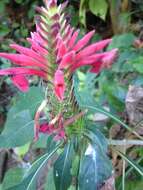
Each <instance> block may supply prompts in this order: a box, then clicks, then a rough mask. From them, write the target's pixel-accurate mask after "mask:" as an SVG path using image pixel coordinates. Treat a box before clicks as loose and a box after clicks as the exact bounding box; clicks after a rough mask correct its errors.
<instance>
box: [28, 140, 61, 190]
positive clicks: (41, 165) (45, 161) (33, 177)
mask: <svg viewBox="0 0 143 190" xmlns="http://www.w3.org/2000/svg"><path fill="white" fill-rule="evenodd" d="M61 144H62V142H61V143H60V144H58V145H57V147H56V148H55V149H54V150H53V151H51V153H47V154H45V155H43V156H41V157H40V158H39V159H38V160H37V161H35V162H34V163H33V165H32V167H31V169H30V170H29V172H28V173H31V172H30V171H33V167H34V166H35V165H36V164H37V163H38V162H40V161H41V160H43V162H42V163H41V164H40V166H39V167H38V168H37V170H36V172H35V173H34V175H33V176H32V178H31V180H30V182H29V184H28V186H27V188H26V190H30V187H31V185H32V183H33V181H34V179H35V178H36V176H37V175H38V173H39V171H40V170H41V168H42V167H43V166H44V165H45V164H46V163H47V161H48V160H49V159H50V158H51V157H52V156H53V154H54V153H55V152H56V151H57V150H58V149H59V147H60V146H61Z"/></svg>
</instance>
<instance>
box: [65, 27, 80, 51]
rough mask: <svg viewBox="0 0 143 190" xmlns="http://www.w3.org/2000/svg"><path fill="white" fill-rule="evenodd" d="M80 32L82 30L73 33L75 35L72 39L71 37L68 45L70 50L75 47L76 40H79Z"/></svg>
mask: <svg viewBox="0 0 143 190" xmlns="http://www.w3.org/2000/svg"><path fill="white" fill-rule="evenodd" d="M79 31H80V30H76V31H75V32H74V33H73V35H72V37H71V39H70V41H69V43H68V46H69V47H70V48H72V47H73V46H74V44H75V42H76V40H77V37H78V34H79Z"/></svg>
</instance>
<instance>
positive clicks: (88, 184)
mask: <svg viewBox="0 0 143 190" xmlns="http://www.w3.org/2000/svg"><path fill="white" fill-rule="evenodd" d="M111 174H112V165H111V162H110V161H109V159H108V157H107V156H106V154H105V155H103V153H101V151H100V149H99V147H98V146H97V145H96V144H95V143H92V144H89V145H88V147H87V149H86V151H85V153H84V155H83V157H82V160H81V164H80V171H79V190H89V189H90V190H95V189H98V188H99V187H100V185H101V184H102V183H103V182H104V181H105V180H106V179H108V178H109V177H110V176H111Z"/></svg>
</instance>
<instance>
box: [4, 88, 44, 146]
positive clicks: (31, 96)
mask: <svg viewBox="0 0 143 190" xmlns="http://www.w3.org/2000/svg"><path fill="white" fill-rule="evenodd" d="M42 99H43V94H42V93H41V92H40V90H39V88H38V87H31V89H30V90H29V92H28V93H25V94H22V93H20V95H19V96H18V101H16V102H15V103H14V105H13V106H12V108H11V109H10V110H9V112H8V115H7V120H6V123H5V127H4V130H3V132H2V134H1V135H0V147H3V148H12V147H17V146H22V145H24V144H26V143H28V142H29V141H31V140H32V139H33V136H34V133H33V126H34V125H33V123H34V121H33V117H34V114H35V110H36V108H37V107H38V105H39V104H40V103H41V101H42Z"/></svg>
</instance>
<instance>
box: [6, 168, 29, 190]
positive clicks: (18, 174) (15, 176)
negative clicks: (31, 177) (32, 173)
mask: <svg viewBox="0 0 143 190" xmlns="http://www.w3.org/2000/svg"><path fill="white" fill-rule="evenodd" d="M24 173H25V170H24V169H23V168H13V169H9V170H8V171H7V172H6V175H5V177H4V180H3V183H2V189H3V190H6V189H8V188H10V187H12V186H15V185H16V184H17V183H19V182H20V181H21V180H22V178H23V176H24Z"/></svg>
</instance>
